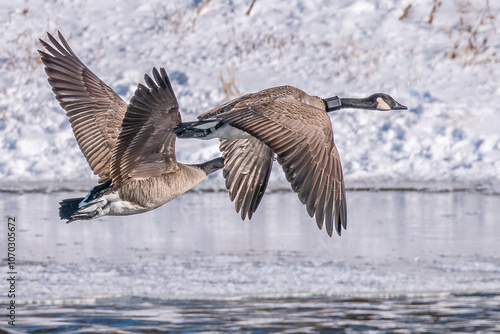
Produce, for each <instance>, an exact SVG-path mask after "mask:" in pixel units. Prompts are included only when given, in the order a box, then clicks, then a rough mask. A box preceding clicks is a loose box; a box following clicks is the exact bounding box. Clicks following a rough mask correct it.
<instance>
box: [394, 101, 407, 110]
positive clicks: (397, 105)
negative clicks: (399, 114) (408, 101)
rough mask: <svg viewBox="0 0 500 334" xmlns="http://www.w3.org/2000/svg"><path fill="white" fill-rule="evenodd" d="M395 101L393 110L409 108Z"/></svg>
mask: <svg viewBox="0 0 500 334" xmlns="http://www.w3.org/2000/svg"><path fill="white" fill-rule="evenodd" d="M394 102H396V104H395V105H394V107H392V109H393V110H407V109H408V107H406V106H404V105H402V104H401V103H399V102H398V101H394Z"/></svg>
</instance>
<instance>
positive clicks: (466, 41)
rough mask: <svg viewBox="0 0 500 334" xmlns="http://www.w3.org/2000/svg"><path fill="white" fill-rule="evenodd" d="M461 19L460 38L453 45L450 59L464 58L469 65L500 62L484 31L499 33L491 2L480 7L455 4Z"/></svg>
mask: <svg viewBox="0 0 500 334" xmlns="http://www.w3.org/2000/svg"><path fill="white" fill-rule="evenodd" d="M455 4H456V6H457V9H458V12H459V14H460V18H459V27H458V30H459V36H458V38H457V39H456V40H455V42H454V44H453V49H452V51H451V52H450V58H452V59H457V58H462V59H463V60H465V61H466V62H467V63H468V64H469V65H470V64H472V63H476V62H479V63H490V62H494V63H497V62H499V57H498V54H497V52H496V51H495V50H493V49H492V48H491V47H490V45H489V43H488V35H487V33H485V32H484V31H493V33H495V34H496V33H497V31H496V27H495V20H496V17H495V15H494V14H493V12H492V10H491V7H490V2H489V0H485V1H484V2H483V4H482V5H480V6H478V3H477V2H474V3H473V2H471V1H468V0H459V1H456V2H455Z"/></svg>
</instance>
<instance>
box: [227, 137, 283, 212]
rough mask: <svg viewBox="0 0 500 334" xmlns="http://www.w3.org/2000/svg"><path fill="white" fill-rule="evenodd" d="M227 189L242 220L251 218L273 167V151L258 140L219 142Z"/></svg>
mask: <svg viewBox="0 0 500 334" xmlns="http://www.w3.org/2000/svg"><path fill="white" fill-rule="evenodd" d="M220 150H221V151H222V152H223V153H222V157H223V158H224V170H223V175H224V178H225V179H226V188H227V189H229V196H230V198H231V201H234V204H235V208H236V212H240V210H241V219H243V220H244V219H245V217H246V216H247V215H248V219H252V215H253V213H254V212H255V210H257V207H258V206H259V203H260V200H261V199H262V196H263V195H264V193H265V191H266V187H267V182H268V181H269V175H270V174H271V167H272V165H273V156H274V153H273V151H272V150H271V149H270V148H269V147H268V146H267V145H266V144H264V143H263V142H261V141H260V140H258V139H257V138H253V137H252V138H249V139H234V140H225V139H221V144H220Z"/></svg>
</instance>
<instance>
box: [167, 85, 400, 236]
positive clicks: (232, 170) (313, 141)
mask: <svg viewBox="0 0 500 334" xmlns="http://www.w3.org/2000/svg"><path fill="white" fill-rule="evenodd" d="M343 108H359V109H371V110H403V109H407V108H406V107H405V106H403V105H402V104H400V103H398V102H397V101H396V100H394V99H393V98H392V97H391V96H389V95H387V94H384V93H377V94H373V95H371V96H369V97H367V98H361V99H358V98H339V97H337V96H334V97H331V98H327V99H321V98H319V97H317V96H311V95H308V94H306V93H305V92H304V91H302V90H301V89H298V88H296V87H292V86H279V87H273V88H269V89H265V90H263V91H260V92H257V93H253V94H247V95H244V96H242V97H239V98H237V99H235V100H232V101H230V102H227V103H226V104H223V105H222V106H219V107H217V108H214V109H212V110H209V111H207V112H206V113H204V114H202V115H200V116H199V117H198V121H193V122H184V123H181V124H179V125H178V126H177V127H176V128H175V129H174V132H175V133H176V134H177V136H178V137H179V138H199V139H211V138H219V139H220V146H219V148H220V150H221V151H222V156H223V157H224V159H225V162H224V169H223V175H224V177H225V178H226V187H227V188H228V189H229V194H230V198H231V200H232V201H234V202H235V207H236V211H237V212H240V211H241V218H242V219H245V217H246V216H247V215H248V218H249V219H250V218H251V217H252V214H253V213H254V212H255V210H257V207H258V205H259V203H260V200H261V199H262V196H263V194H264V192H265V189H266V186H267V183H268V180H269V175H270V173H271V166H272V164H273V160H274V156H275V155H276V156H277V161H278V163H279V164H280V165H281V166H282V167H283V170H284V172H285V175H286V178H287V180H288V181H289V182H290V184H291V186H292V189H293V191H295V192H296V193H297V194H298V196H299V199H300V201H301V202H302V203H303V204H305V205H306V209H307V212H308V214H309V216H311V217H313V216H315V217H316V223H317V225H318V227H319V228H320V229H321V228H322V227H323V225H326V230H327V233H328V235H330V236H331V235H332V233H333V230H334V229H335V231H336V232H337V234H339V235H340V233H341V228H342V227H344V228H346V224H347V208H346V197H345V185H344V177H343V173H342V166H341V164H340V156H339V153H338V151H337V148H336V146H335V144H334V141H333V131H332V124H331V121H330V117H329V116H328V114H327V113H328V112H330V111H334V110H338V109H343Z"/></svg>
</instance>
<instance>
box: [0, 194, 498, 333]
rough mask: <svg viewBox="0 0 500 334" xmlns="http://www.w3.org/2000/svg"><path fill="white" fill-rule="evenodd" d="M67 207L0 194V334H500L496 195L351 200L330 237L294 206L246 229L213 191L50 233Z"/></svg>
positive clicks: (269, 212) (269, 210)
mask: <svg viewBox="0 0 500 334" xmlns="http://www.w3.org/2000/svg"><path fill="white" fill-rule="evenodd" d="M80 195H83V193H82V194H80V193H74V192H64V191H59V192H50V193H40V192H33V193H21V194H20V193H6V192H3V193H0V208H1V212H2V215H3V219H4V221H5V222H4V223H3V224H1V226H0V238H1V240H2V241H1V244H0V245H1V248H2V250H1V252H2V253H4V254H5V253H6V251H7V245H6V239H7V220H8V217H13V218H14V217H15V219H16V224H15V228H16V251H15V258H16V259H15V268H14V269H15V272H16V284H15V289H16V296H15V298H14V300H15V305H16V313H15V315H16V318H15V324H16V326H15V327H14V326H10V325H9V324H8V320H9V319H8V317H5V316H2V318H1V319H2V320H0V321H1V322H0V331H5V332H9V333H25V332H28V333H47V332H55V333H94V332H100V333H151V332H160V333H161V332H173V333H176V332H178V333H202V332H203V333H217V332H232V333H242V332H248V333H254V332H259V333H270V332H283V333H307V332H310V333H318V332H319V333H336V332H339V333H343V332H346V333H353V332H377V333H379V332H382V333H445V332H453V331H457V332H471V333H473V332H484V333H490V332H500V196H498V195H487V194H481V193H477V192H441V193H431V192H417V191H380V192H376V191H350V192H348V194H347V195H348V224H349V226H348V229H347V231H344V232H343V234H342V236H341V237H338V236H333V237H332V238H330V237H328V236H327V234H326V231H324V230H322V231H320V230H319V229H318V228H317V227H316V224H315V222H314V220H313V219H311V218H309V217H308V215H307V213H306V210H305V208H304V207H303V206H302V205H301V204H300V203H299V201H298V199H297V196H296V195H295V194H294V193H292V192H275V193H269V194H266V195H265V196H264V199H263V201H262V203H261V206H260V207H259V210H258V211H257V213H256V214H255V215H254V217H253V219H252V220H251V221H244V222H242V221H241V219H240V218H239V215H238V214H236V213H235V212H234V208H233V204H232V203H231V202H230V201H229V200H228V195H227V194H226V193H223V192H190V193H187V194H185V195H183V196H181V197H180V198H178V199H176V200H174V201H172V202H171V203H167V204H166V205H164V206H163V207H161V208H159V209H157V210H154V211H152V212H149V213H146V214H142V215H136V216H129V217H103V218H101V219H98V220H93V221H87V222H74V223H71V224H65V223H64V222H63V221H60V220H59V219H58V218H57V208H58V204H57V203H58V202H59V201H60V200H61V199H63V198H67V197H75V196H80ZM1 268H3V269H0V270H1V271H0V273H1V275H2V278H4V277H5V279H2V285H1V286H0V288H1V289H2V293H1V296H0V299H1V302H2V305H6V304H5V303H8V302H10V300H12V298H7V291H8V289H9V287H8V285H7V280H6V278H8V274H7V272H8V271H9V269H8V267H7V260H6V258H3V260H2V266H1ZM2 309H4V311H3V313H2V315H3V314H5V315H7V312H8V311H7V310H6V309H5V307H2Z"/></svg>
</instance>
